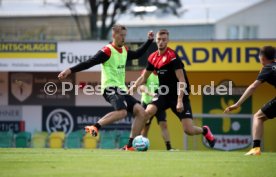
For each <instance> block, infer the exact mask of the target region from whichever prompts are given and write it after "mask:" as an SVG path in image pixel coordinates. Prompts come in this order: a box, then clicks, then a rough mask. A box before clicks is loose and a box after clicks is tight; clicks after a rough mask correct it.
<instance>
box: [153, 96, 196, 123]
mask: <svg viewBox="0 0 276 177" xmlns="http://www.w3.org/2000/svg"><path fill="white" fill-rule="evenodd" d="M151 104H154V105H155V106H156V107H157V109H158V110H161V111H165V110H166V109H168V108H171V110H172V111H173V112H174V114H175V115H176V116H177V117H178V118H179V119H180V121H181V120H182V119H187V118H190V119H192V118H193V113H192V108H191V105H190V99H189V96H187V95H185V96H184V97H183V106H184V111H182V112H177V110H176V105H177V96H175V95H173V96H171V95H156V96H155V97H154V98H153V102H152V103H151Z"/></svg>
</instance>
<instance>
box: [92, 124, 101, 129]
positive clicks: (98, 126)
mask: <svg viewBox="0 0 276 177" xmlns="http://www.w3.org/2000/svg"><path fill="white" fill-rule="evenodd" d="M94 126H95V127H96V128H97V129H98V130H100V128H101V127H102V126H101V125H100V124H99V123H95V124H94Z"/></svg>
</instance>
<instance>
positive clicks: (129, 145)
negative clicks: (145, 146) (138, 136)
mask: <svg viewBox="0 0 276 177" xmlns="http://www.w3.org/2000/svg"><path fill="white" fill-rule="evenodd" d="M133 139H134V138H129V139H128V143H127V147H128V148H130V147H132V142H133Z"/></svg>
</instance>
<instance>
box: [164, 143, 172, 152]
mask: <svg viewBox="0 0 276 177" xmlns="http://www.w3.org/2000/svg"><path fill="white" fill-rule="evenodd" d="M165 143H166V147H167V150H170V149H171V148H172V146H171V142H169V141H166V142H165Z"/></svg>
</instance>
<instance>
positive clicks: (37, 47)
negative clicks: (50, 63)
mask: <svg viewBox="0 0 276 177" xmlns="http://www.w3.org/2000/svg"><path fill="white" fill-rule="evenodd" d="M0 54H1V55H0V58H5V59H7V58H15V59H21V58H29V59H32V58H36V59H37V58H47V59H56V58H57V43H56V42H1V43H0Z"/></svg>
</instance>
